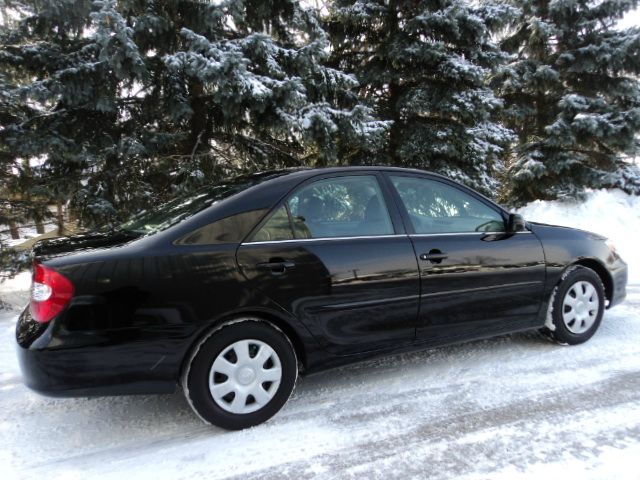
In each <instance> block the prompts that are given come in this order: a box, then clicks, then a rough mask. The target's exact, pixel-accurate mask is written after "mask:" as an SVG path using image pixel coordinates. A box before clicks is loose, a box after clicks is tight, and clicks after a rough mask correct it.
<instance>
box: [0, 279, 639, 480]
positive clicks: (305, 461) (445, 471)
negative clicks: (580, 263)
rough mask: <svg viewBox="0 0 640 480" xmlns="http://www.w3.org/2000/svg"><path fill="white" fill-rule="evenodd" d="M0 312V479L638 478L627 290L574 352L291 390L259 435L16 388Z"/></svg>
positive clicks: (104, 401) (157, 402)
mask: <svg viewBox="0 0 640 480" xmlns="http://www.w3.org/2000/svg"><path fill="white" fill-rule="evenodd" d="M14 322H15V315H13V314H6V313H5V314H3V315H1V316H0V445H2V448H1V449H0V472H1V473H0V476H1V477H2V478H3V479H9V478H43V477H46V478H65V479H69V478H83V479H84V478H89V477H98V476H99V477H100V478H117V479H119V480H122V479H123V478H138V477H139V476H141V475H143V476H145V477H146V476H149V477H151V476H152V477H153V478H154V479H157V480H159V479H164V478H167V479H175V478H189V479H194V478H206V479H212V478H277V479H280V478H294V479H299V478H311V477H314V478H359V479H362V478H367V479H371V478H381V479H382V478H384V479H387V478H393V477H402V478H407V477H420V478H435V479H445V478H456V479H476V478H477V479H483V478H500V479H502V478H504V479H509V480H511V479H517V478H541V477H542V476H544V478H545V480H550V479H553V478H563V479H564V478H568V477H567V474H568V472H571V475H570V477H571V478H593V479H604V478H628V479H638V478H640V471H639V470H638V468H637V460H638V458H639V457H640V285H638V284H635V285H632V286H631V287H630V288H629V297H628V300H627V302H626V303H624V304H622V305H620V306H618V307H616V308H614V309H612V310H611V311H608V312H606V314H605V319H604V321H603V324H602V327H601V329H600V331H599V332H598V333H597V334H596V336H595V337H594V338H593V339H592V340H591V341H589V342H588V343H587V344H584V345H581V346H577V347H560V346H556V345H554V344H552V343H549V342H547V341H545V340H544V339H542V338H541V337H540V336H538V335H537V334H535V333H528V334H518V335H513V336H506V337H500V338H496V339H493V340H488V341H481V342H474V343H471V344H466V345H460V346H455V347H449V348H442V349H438V350H431V351H427V352H421V353H416V354H407V355H400V356H395V357H389V358H385V359H381V360H377V361H372V362H367V363H364V364H359V365H355V366H351V367H347V368H343V369H339V370H335V371H331V372H327V373H323V374H319V375H316V376H313V377H308V378H303V379H301V380H300V381H299V383H298V385H297V387H296V390H295V392H294V395H293V397H292V398H291V400H290V401H289V403H288V404H287V405H286V406H285V408H284V409H283V410H282V411H281V412H280V414H278V415H277V416H276V417H275V418H274V419H272V420H271V421H270V422H268V423H267V424H266V425H262V426H258V427H255V428H253V429H250V430H247V431H242V432H224V431H221V430H218V429H216V428H213V427H208V426H205V425H203V424H202V423H201V422H200V421H199V420H198V419H197V418H196V417H195V416H194V415H193V414H192V413H191V411H190V409H189V407H188V406H187V404H186V402H185V401H184V400H183V398H182V396H181V394H180V393H177V394H175V395H169V396H141V397H117V398H97V399H49V398H44V397H40V396H38V395H36V394H34V393H31V392H30V391H28V390H27V389H26V388H25V387H24V386H23V385H22V384H21V382H20V373H19V370H18V366H17V364H16V361H15V358H14V352H13V329H14Z"/></svg>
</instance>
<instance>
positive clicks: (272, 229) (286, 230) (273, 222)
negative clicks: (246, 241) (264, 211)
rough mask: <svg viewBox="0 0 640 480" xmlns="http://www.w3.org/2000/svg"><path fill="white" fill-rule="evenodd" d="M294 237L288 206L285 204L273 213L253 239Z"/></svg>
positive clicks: (262, 240)
mask: <svg viewBox="0 0 640 480" xmlns="http://www.w3.org/2000/svg"><path fill="white" fill-rule="evenodd" d="M293 238H294V237H293V229H292V228H291V222H290V221H289V214H288V213H287V207H285V206H284V205H283V206H282V207H280V208H279V209H277V210H276V211H275V213H274V214H273V215H271V218H270V219H269V220H268V221H267V223H265V224H264V225H263V226H262V228H261V229H260V230H258V233H256V234H255V235H254V236H253V238H252V239H251V240H252V241H253V242H271V241H275V240H291V239H293Z"/></svg>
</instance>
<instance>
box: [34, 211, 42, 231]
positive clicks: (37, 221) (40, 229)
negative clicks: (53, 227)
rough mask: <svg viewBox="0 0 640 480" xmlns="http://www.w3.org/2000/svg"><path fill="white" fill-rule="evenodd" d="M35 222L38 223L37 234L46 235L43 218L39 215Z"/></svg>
mask: <svg viewBox="0 0 640 480" xmlns="http://www.w3.org/2000/svg"><path fill="white" fill-rule="evenodd" d="M34 221H35V222H36V232H38V234H39V235H42V234H43V233H44V222H43V221H42V217H40V215H38V216H36V218H35V219H34Z"/></svg>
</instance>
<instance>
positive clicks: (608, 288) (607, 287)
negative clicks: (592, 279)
mask: <svg viewBox="0 0 640 480" xmlns="http://www.w3.org/2000/svg"><path fill="white" fill-rule="evenodd" d="M573 265H580V266H582V267H587V268H589V269H591V270H593V271H594V272H596V273H597V274H598V276H599V277H600V280H602V285H604V296H605V298H606V299H607V300H611V296H612V295H613V279H612V278H611V275H610V274H609V272H608V271H607V269H606V268H605V267H604V266H603V265H602V264H601V263H600V262H598V261H597V260H593V259H590V258H583V259H580V260H578V261H577V262H575V263H574V264H573Z"/></svg>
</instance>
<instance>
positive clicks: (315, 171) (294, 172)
mask: <svg viewBox="0 0 640 480" xmlns="http://www.w3.org/2000/svg"><path fill="white" fill-rule="evenodd" d="M360 171H369V172H370V171H388V172H397V173H412V174H421V175H425V174H426V175H430V176H434V177H438V178H442V179H445V180H451V179H450V178H448V177H445V176H444V175H440V174H438V173H435V172H430V171H427V170H420V169H418V168H406V167H393V166H390V165H359V166H336V167H315V168H314V167H291V168H284V169H279V170H265V171H262V172H260V173H259V174H258V175H260V176H263V177H264V178H265V180H267V179H269V177H293V176H295V177H298V178H309V177H315V176H316V175H322V174H325V173H328V174H330V173H343V172H360Z"/></svg>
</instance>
